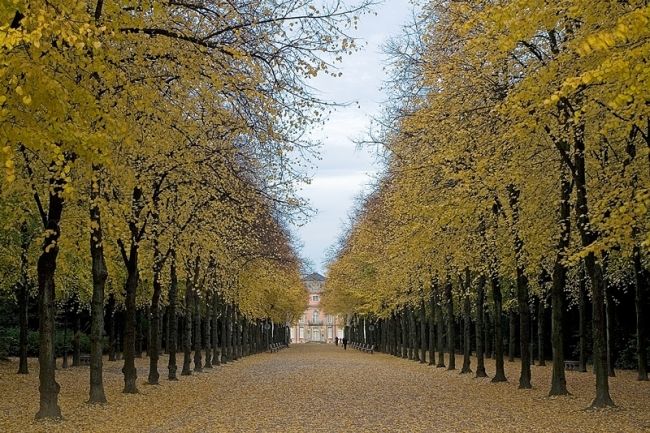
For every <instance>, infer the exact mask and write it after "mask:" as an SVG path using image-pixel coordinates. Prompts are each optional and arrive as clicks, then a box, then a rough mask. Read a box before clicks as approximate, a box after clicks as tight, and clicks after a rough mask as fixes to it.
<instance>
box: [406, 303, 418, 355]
mask: <svg viewBox="0 0 650 433" xmlns="http://www.w3.org/2000/svg"><path fill="white" fill-rule="evenodd" d="M408 320H409V359H410V360H411V361H417V360H418V357H417V352H418V345H417V335H416V331H415V329H416V328H415V312H414V311H413V307H409V308H408Z"/></svg>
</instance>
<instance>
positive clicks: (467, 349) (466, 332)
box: [460, 271, 472, 374]
mask: <svg viewBox="0 0 650 433" xmlns="http://www.w3.org/2000/svg"><path fill="white" fill-rule="evenodd" d="M465 284H466V287H465V294H464V296H463V368H462V369H461V370H460V373H461V374H464V373H471V372H472V369H471V367H470V363H471V356H472V343H471V338H472V336H471V328H470V327H471V321H470V316H471V313H472V305H471V303H470V299H469V289H470V281H469V271H467V280H466V282H465Z"/></svg>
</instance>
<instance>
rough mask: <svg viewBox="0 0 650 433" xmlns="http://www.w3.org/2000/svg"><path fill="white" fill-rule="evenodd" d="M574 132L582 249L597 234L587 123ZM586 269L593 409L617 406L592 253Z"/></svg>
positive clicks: (601, 287) (598, 269) (600, 280)
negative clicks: (592, 219)
mask: <svg viewBox="0 0 650 433" xmlns="http://www.w3.org/2000/svg"><path fill="white" fill-rule="evenodd" d="M573 132H574V134H573V135H574V143H575V145H574V153H573V158H574V159H573V165H574V170H575V171H574V180H575V184H576V211H577V218H576V219H577V225H578V231H579V232H580V238H581V240H582V246H583V247H588V246H590V245H591V244H592V243H593V242H594V241H596V239H597V238H598V235H597V234H596V233H594V232H593V231H592V229H591V225H590V219H589V207H588V201H587V183H586V168H585V142H584V123H580V124H578V125H576V126H574V127H573ZM584 263H585V269H586V270H587V275H588V276H589V279H590V281H591V299H592V303H593V314H592V327H593V354H594V371H595V373H596V397H595V398H594V401H593V402H592V403H591V407H607V406H614V402H613V401H612V398H611V397H610V395H609V379H608V375H607V335H606V333H607V326H606V323H605V308H604V307H605V278H604V275H603V269H602V266H601V264H600V263H599V262H598V261H597V260H596V256H595V254H594V253H593V252H590V253H589V254H587V256H586V257H585V258H584Z"/></svg>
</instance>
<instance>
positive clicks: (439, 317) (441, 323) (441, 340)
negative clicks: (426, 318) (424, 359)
mask: <svg viewBox="0 0 650 433" xmlns="http://www.w3.org/2000/svg"><path fill="white" fill-rule="evenodd" d="M435 298H436V301H435V305H436V322H437V328H438V344H437V346H438V363H437V364H436V367H438V368H444V367H445V332H444V329H445V319H444V317H443V311H442V305H441V304H442V299H441V298H442V297H441V296H440V292H439V289H438V287H436V288H435Z"/></svg>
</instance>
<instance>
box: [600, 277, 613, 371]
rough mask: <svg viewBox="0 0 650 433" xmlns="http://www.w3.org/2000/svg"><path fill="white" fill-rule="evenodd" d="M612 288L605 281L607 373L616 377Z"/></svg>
mask: <svg viewBox="0 0 650 433" xmlns="http://www.w3.org/2000/svg"><path fill="white" fill-rule="evenodd" d="M603 272H605V268H603ZM613 290H614V287H612V285H611V284H610V283H609V282H607V279H606V283H605V320H606V322H607V374H608V375H609V377H616V373H615V371H614V363H615V362H616V353H615V348H614V340H615V338H616V337H615V335H614V333H615V328H616V323H615V318H614V308H615V304H614V296H613V295H612V291H613Z"/></svg>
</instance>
